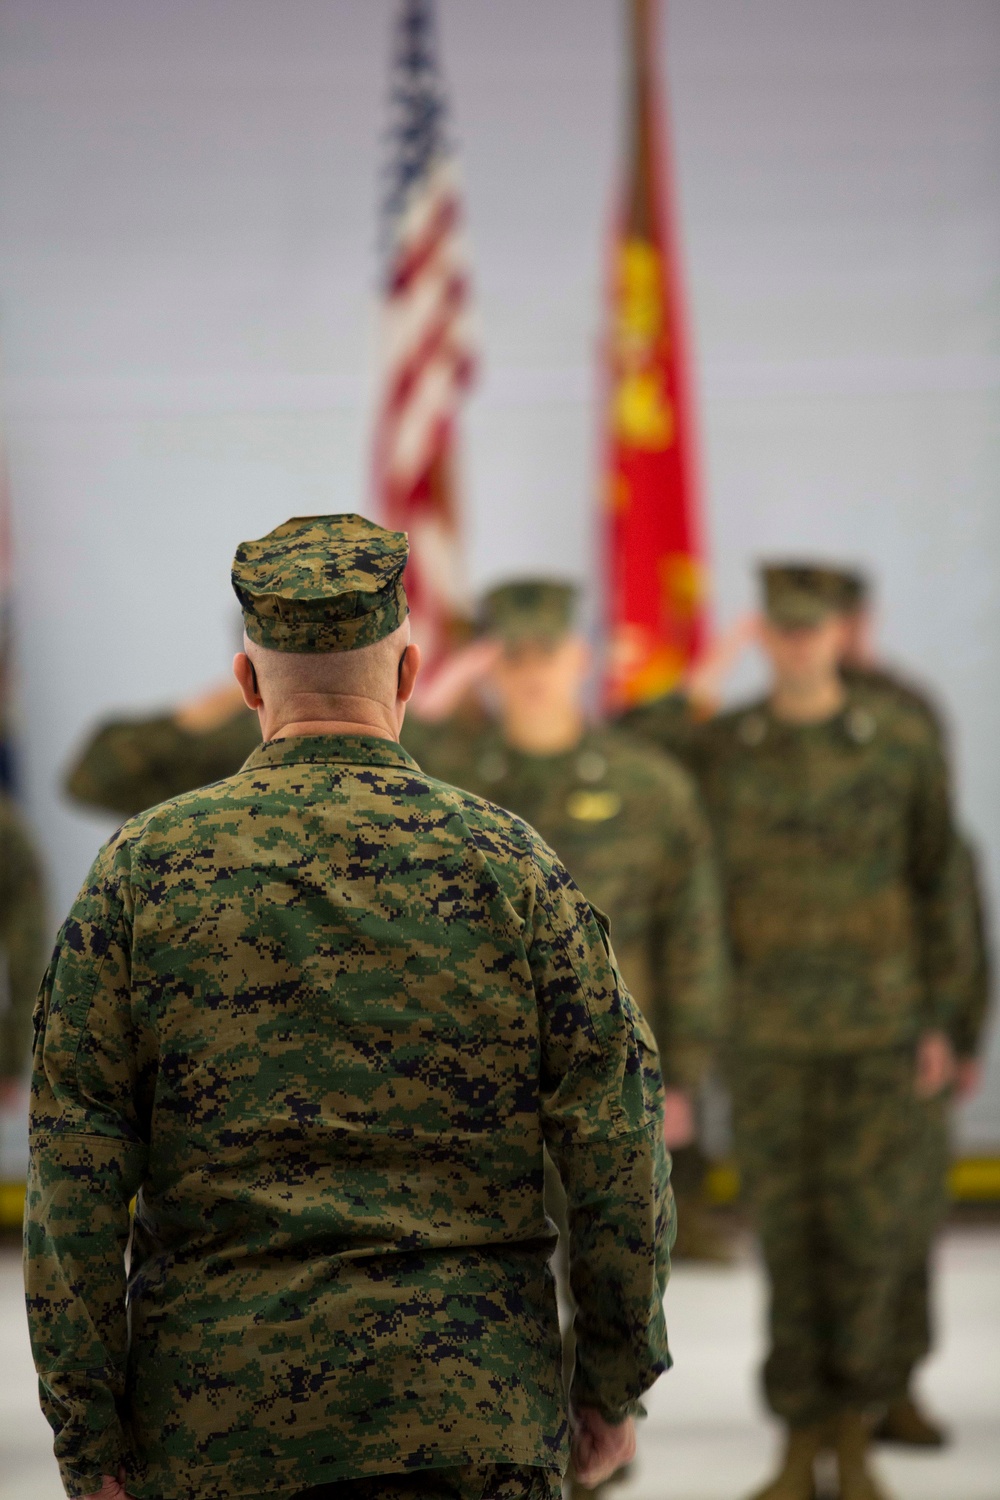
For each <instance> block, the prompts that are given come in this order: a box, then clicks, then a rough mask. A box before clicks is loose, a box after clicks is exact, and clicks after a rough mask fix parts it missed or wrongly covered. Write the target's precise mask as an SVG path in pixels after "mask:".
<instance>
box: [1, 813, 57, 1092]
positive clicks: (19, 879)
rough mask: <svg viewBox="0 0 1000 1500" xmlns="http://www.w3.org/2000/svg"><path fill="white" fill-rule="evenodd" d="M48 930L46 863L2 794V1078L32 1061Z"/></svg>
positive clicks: (15, 1073) (13, 1075) (11, 1076)
mask: <svg viewBox="0 0 1000 1500" xmlns="http://www.w3.org/2000/svg"><path fill="white" fill-rule="evenodd" d="M46 936H47V935H46V924H45V889H44V879H43V876H42V863H41V860H40V858H39V856H38V852H37V850H36V849H35V845H34V841H33V839H32V837H31V835H30V833H29V832H28V829H27V826H26V824H25V822H24V819H23V818H22V817H21V814H20V813H19V812H18V810H17V808H16V807H15V806H14V803H13V802H12V801H11V800H10V798H9V797H8V796H6V795H4V794H0V961H2V963H3V966H4V969H5V970H6V991H7V997H6V999H7V1003H6V1006H5V1007H4V1008H3V1009H2V1010H0V1080H8V1079H14V1078H20V1076H21V1074H22V1073H23V1071H24V1068H25V1064H26V1063H27V1061H28V1051H29V1047H30V1043H31V1011H32V1007H33V1005H34V1003H35V996H36V995H37V993H38V984H39V981H40V979H41V977H42V974H43V972H44V970H45V960H46V958H47V957H48V944H47V941H46ZM0 994H2V989H0Z"/></svg>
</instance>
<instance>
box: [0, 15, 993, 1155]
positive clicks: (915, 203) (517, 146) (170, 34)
mask: <svg viewBox="0 0 1000 1500" xmlns="http://www.w3.org/2000/svg"><path fill="white" fill-rule="evenodd" d="M389 15H390V7H389V4H388V3H387V0H170V3H169V4H163V3H157V0H0V343H2V350H3V364H4V383H3V389H2V392H0V398H2V409H3V415H4V421H5V425H6V432H7V440H8V448H9V465H10V476H11V484H12V490H13V499H14V506H15V542H16V547H17V552H18V560H19V579H20V600H19V618H20V629H21V647H22V650H21V662H22V671H23V679H24V682H23V688H24V691H23V701H24V715H25V726H24V737H23V739H24V746H25V752H26V753H25V757H24V758H25V771H26V779H27V791H28V796H29V800H30V807H31V811H32V813H33V816H34V818H35V821H36V824H37V827H38V829H39V832H40V835H41V837H42V839H43V840H44V844H45V847H46V850H47V852H48V855H49V858H50V860H51V864H52V870H53V887H54V902H55V906H56V908H57V910H58V911H60V912H61V910H62V909H63V908H65V906H66V905H67V903H68V902H69V900H70V899H71V896H72V894H73V893H74V891H75V889H76V887H77V885H78V883H79V881H80V880H81V878H82V876H83V874H84V872H85V870H86V867H87V865H88V863H89V860H90V858H91V856H92V854H93V852H94V850H95V848H96V845H97V842H98V840H99V838H100V837H101V836H102V835H103V834H104V832H105V831H106V826H105V825H104V824H102V823H101V822H100V821H99V820H97V819H92V818H88V817H86V816H84V815H81V814H79V813H76V812H74V811H72V810H71V809H69V808H68V807H67V806H66V805H65V804H64V803H62V802H61V801H60V799H59V795H58V779H59V775H60V769H61V767H62V766H63V764H64V762H65V760H66V757H67V755H68V753H69V752H70V750H71V748H72V746H73V744H74V742H75V741H76V740H77V738H78V737H79V735H80V734H81V732H82V731H83V730H84V729H85V727H86V726H87V725H88V724H90V723H91V721H92V720H93V719H94V718H95V717H96V716H98V715H100V714H102V713H103V712H105V711H106V710H111V709H114V708H120V707H136V706H146V705H149V706H153V705H158V704H161V703H168V702H170V701H171V700H173V699H175V698H177V697H179V696H181V695H183V694H186V693H187V692H189V691H190V690H191V689H192V687H194V686H195V685H196V684H199V683H201V682H204V681H207V680H211V679H213V678H215V677H217V676H219V675H220V674H221V673H223V672H224V671H225V670H226V668H227V662H228V659H229V655H230V652H231V649H232V640H233V634H234V628H235V627H234V610H233V606H232V604H231V602H230V597H229V595H228V582H227V575H228V566H229V560H230V557H231V555H232V552H233V548H234V546H235V544H236V542H237V541H238V540H239V539H241V538H242V537H245V536H254V535H259V534H260V533H261V532H263V531H265V530H267V529H268V528H269V527H271V526H272V525H274V524H276V523H277V522H278V521H280V520H283V519H284V518H285V517H287V516H288V515H290V514H294V513H297V512H303V511H304V512H310V511H318V510H326V509H347V508H354V507H358V508H364V505H365V470H366V444H367V437H368V430H369V419H370V401H369V397H370V392H371V381H372V352H373V347H374V336H373V335H374V305H373V287H374V274H375V254H374V251H375V238H376V213H375V210H376V202H377V171H378V165H379V161H380V133H381V131H382V129H383V125H384V120H385V111H384V102H385V94H386V83H387V58H388V25H389ZM441 19H442V31H443V40H444V47H445V61H446V66H447V71H448V75H449V78H450V82H451V87H452V97H453V103H454V113H455V119H456V124H457V131H458V135H459V138H460V142H461V147H462V155H463V161H464V167H465V174H466V181H467V188H468V203H469V218H470V224H471V232H472V238H473V244H474V255H475V274H476V283H477V288H478V295H479V305H480V309H481V316H482V326H483V339H484V349H485V378H484V380H483V382H482V384H481V387H480V389H479V392H478V394H477V395H476V397H475V400H474V402H473V403H472V407H471V410H470V413H469V420H468V423H467V436H466V464H467V471H468V482H469V494H470V506H471V518H470V519H471V534H472V562H473V572H474V582H476V583H482V582H485V581H487V580H488V579H490V578H492V577H495V576H497V575H499V574H501V573H505V572H508V571H510V570H515V569H520V568H522V567H524V566H531V567H542V568H546V567H552V568H558V569H559V570H560V571H564V572H565V571H571V572H574V573H576V574H578V575H579V576H580V577H582V578H586V577H588V576H589V575H590V573H591V571H592V567H591V542H592V532H593V503H594V483H593V478H594V454H595V413H594V404H593V393H594V389H595V379H594V352H595V344H596V336H597V332H598V328H599V306H600V289H601V273H602V256H603V251H604V248H605V243H606V228H607V217H608V214H607V210H608V208H609V206H610V199H611V188H612V183H613V180H614V168H615V162H616V150H617V126H618V116H619V103H620V100H619V83H620V76H619V68H620V36H619V7H618V4H617V3H616V0H503V3H502V4H500V3H497V0H442V5H441ZM664 64H665V67H666V69H667V72H668V75H669V83H670V89H671V96H672V111H673V122H674V135H675V144H676V151H677V156H678V171H679V189H680V198H681V207H682V217H683V233H684V239H685V242H686V250H687V261H688V267H689V284H690V288H691V293H692V300H693V321H694V331H695V336H696V348H697V353H698V362H699V368H700V381H699V384H700V391H701V405H702V411H703V426H704V435H705V458H706V474H707V488H708V503H709V509H710V528H711V544H712V553H713V559H714V564H715V578H716V608H717V614H718V616H719V617H720V619H721V620H723V621H724V620H725V619H727V618H729V617H731V616H733V615H734V614H735V613H737V612H738V611H740V610H741V609H743V608H744V607H746V606H747V604H748V603H749V602H750V601H751V596H752V590H751V579H750V565H751V563H752V560H753V559H754V558H755V557H757V556H759V555H760V554H763V553H769V552H772V551H780V552H783V553H784V552H796V551H801V552H817V553H821V554H824V555H830V556H834V557H844V558H853V559H858V560H859V561H862V562H864V563H866V564H868V565H869V566H870V567H871V568H872V569H873V570H874V571H875V572H876V573H877V574H878V576H879V578H880V579H881V582H882V597H883V602H884V617H885V623H884V639H885V642H886V645H887V647H888V648H889V650H890V652H891V654H892V655H893V656H895V657H898V659H899V660H900V661H902V662H905V663H907V664H908V665H910V666H911V667H912V669H913V670H914V671H915V672H916V673H918V674H919V675H920V676H922V677H925V678H926V679H927V680H928V681H930V682H933V683H934V684H935V686H936V687H937V688H938V689H939V691H940V694H941V696H942V698H943V700H944V701H945V703H946V705H947V708H948V710H949V712H950V715H951V718H952V721H953V724H954V732H955V742H956V751H957V758H958V764H959V771H960V790H961V800H962V807H963V810H964V814H965V817H966V820H967V822H968V823H969V825H970V826H971V827H972V828H973V829H974V830H975V831H976V832H977V833H978V835H979V837H980V839H981V841H982V843H983V844H984V845H985V846H986V848H987V850H988V852H989V856H990V859H991V862H992V872H993V887H994V891H995V893H998V894H1000V769H998V767H1000V761H998V757H997V754H996V746H997V744H998V743H1000V695H998V693H997V690H996V684H997V678H998V670H997V669H998V667H1000V505H998V489H1000V420H998V418H1000V405H998V397H1000V340H998V333H1000V289H998V269H1000V172H998V169H997V164H998V162H1000V6H998V5H997V3H996V0H947V3H945V0H841V3H839V4H837V5H835V6H832V5H829V4H826V3H819V0H753V3H747V0H711V3H710V4H708V3H705V0H672V3H671V7H670V15H669V26H668V28H667V32H666V36H665V43H664ZM746 681H749V677H745V682H746ZM996 927H997V930H998V931H1000V920H998V921H997V922H996ZM964 1135H965V1140H966V1143H967V1144H969V1145H977V1144H988V1143H991V1142H992V1143H996V1142H1000V1057H998V1056H996V1055H995V1056H994V1066H993V1071H992V1075H991V1083H990V1087H989V1089H988V1091H987V1092H986V1094H985V1095H984V1096H983V1098H982V1099H981V1101H980V1102H979V1104H978V1105H977V1106H976V1107H975V1108H974V1109H973V1110H972V1111H971V1112H969V1114H968V1115H967V1117H966V1120H965V1122H964Z"/></svg>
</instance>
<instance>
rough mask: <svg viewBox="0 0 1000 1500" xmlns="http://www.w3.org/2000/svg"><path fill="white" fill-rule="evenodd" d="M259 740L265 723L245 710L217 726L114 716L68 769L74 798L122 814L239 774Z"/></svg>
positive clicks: (165, 716) (69, 790)
mask: <svg viewBox="0 0 1000 1500" xmlns="http://www.w3.org/2000/svg"><path fill="white" fill-rule="evenodd" d="M259 744H260V724H259V722H258V720H257V715H256V714H255V713H251V711H250V710H249V709H240V710H239V711H238V712H237V713H235V714H233V716H232V717H231V718H229V719H227V720H226V721H225V722H224V723H222V724H219V725H217V726H216V727H214V728H213V729H206V730H190V729H185V728H182V727H181V725H180V724H178V723H177V722H176V720H175V719H174V718H173V717H172V715H170V714H156V715H155V716H153V717H151V718H139V719H133V718H126V719H112V720H109V721H108V722H107V723H105V724H102V725H101V726H100V728H99V729H98V730H97V731H96V732H95V733H94V734H93V735H92V736H91V738H90V739H89V740H88V741H87V742H86V744H85V745H84V746H83V749H82V750H81V751H80V753H79V754H78V756H77V757H76V759H75V760H74V761H73V763H72V765H71V766H70V768H69V770H68V772H67V773H66V780H65V788H66V793H67V795H68V796H69V797H71V798H72V799H73V801H74V802H79V803H80V804H81V805H82V806H84V807H93V808H97V809H99V810H100V811H101V812H110V813H114V815H115V816H116V817H118V818H132V817H134V816H135V814H136V813H140V812H144V811H145V810H146V808H148V807H155V806H156V804H157V803H158V802H165V801H166V800H167V798H168V797H179V796H180V795H181V793H182V792H193V791H194V790H195V788H196V787H200V786H209V785H210V784H211V783H212V782H213V781H221V780H222V778H223V777H224V776H232V775H234V774H235V773H236V772H237V771H238V770H239V769H240V767H241V766H242V765H243V762H244V761H245V760H246V758H247V756H248V755H250V754H251V753H252V752H253V751H254V750H255V749H256V748H257V746H258V745H259Z"/></svg>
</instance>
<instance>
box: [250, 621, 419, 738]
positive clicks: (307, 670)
mask: <svg viewBox="0 0 1000 1500" xmlns="http://www.w3.org/2000/svg"><path fill="white" fill-rule="evenodd" d="M409 639H410V622H409V620H408V619H407V620H404V621H403V623H402V624H401V625H399V626H398V627H397V628H396V629H395V630H394V631H392V633H391V634H390V635H387V636H383V638H382V640H380V641H376V642H375V643H374V645H372V646H361V647H360V648H359V649H358V650H357V651H328V652H309V653H307V654H299V653H297V652H291V651H273V650H271V649H270V647H267V646H258V645H257V644H256V642H255V641H251V640H250V639H249V637H246V636H245V637H244V641H243V649H244V651H245V652H246V654H247V656H249V658H250V660H251V661H252V662H253V665H254V670H255V671H256V673H257V683H258V687H259V690H260V695H261V697H262V698H263V699H264V701H265V702H266V703H267V705H268V707H269V709H271V710H272V712H277V713H279V714H282V715H284V714H285V713H287V712H289V711H293V710H294V714H295V717H302V715H303V711H304V710H305V709H308V710H309V713H308V717H310V718H323V717H326V714H327V712H328V711H330V710H334V711H335V710H338V709H339V708H340V707H342V706H343V702H344V700H345V699H349V700H353V701H357V700H368V701H370V702H373V703H379V704H384V705H389V704H392V703H393V702H395V697H396V687H397V682H398V677H399V663H400V658H401V657H402V655H403V652H404V651H405V650H406V647H407V644H408V642H409ZM321 710H322V712H321ZM334 716H335V714H334Z"/></svg>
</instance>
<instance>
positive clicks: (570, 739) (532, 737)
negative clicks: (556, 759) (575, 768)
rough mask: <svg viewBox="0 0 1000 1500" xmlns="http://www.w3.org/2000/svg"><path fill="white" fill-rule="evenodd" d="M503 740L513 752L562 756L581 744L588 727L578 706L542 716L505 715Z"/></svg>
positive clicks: (567, 706)
mask: <svg viewBox="0 0 1000 1500" xmlns="http://www.w3.org/2000/svg"><path fill="white" fill-rule="evenodd" d="M501 727H502V729H503V737H504V739H505V740H506V742H507V744H508V745H509V746H510V747H511V749H512V750H521V751H523V752H524V754H525V755H562V754H563V753H564V752H565V751H567V750H572V749H574V748H575V746H577V745H578V744H579V743H580V740H581V739H582V738H583V732H584V729H585V728H586V724H585V721H584V717H583V714H582V713H581V712H580V709H579V708H578V707H577V706H576V704H575V703H574V704H567V705H566V706H565V708H560V709H559V710H558V711H556V712H552V713H549V714H546V715H545V716H544V717H543V716H541V715H531V714H523V715H522V714H516V713H504V714H503V715H502V717H501Z"/></svg>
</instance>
